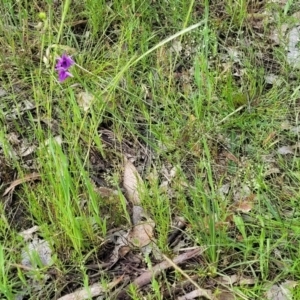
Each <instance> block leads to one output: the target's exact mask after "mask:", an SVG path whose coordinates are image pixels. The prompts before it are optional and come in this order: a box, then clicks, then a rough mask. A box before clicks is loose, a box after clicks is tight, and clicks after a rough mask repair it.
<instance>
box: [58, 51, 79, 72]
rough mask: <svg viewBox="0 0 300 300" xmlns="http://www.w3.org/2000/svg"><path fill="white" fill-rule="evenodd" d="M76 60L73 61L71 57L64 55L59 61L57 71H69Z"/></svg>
mask: <svg viewBox="0 0 300 300" xmlns="http://www.w3.org/2000/svg"><path fill="white" fill-rule="evenodd" d="M74 63H75V62H74V60H73V59H72V57H71V56H69V55H66V54H63V55H62V56H61V57H60V58H58V60H57V64H56V66H55V70H60V69H65V70H67V69H69V68H70V67H71V66H72V65H74Z"/></svg>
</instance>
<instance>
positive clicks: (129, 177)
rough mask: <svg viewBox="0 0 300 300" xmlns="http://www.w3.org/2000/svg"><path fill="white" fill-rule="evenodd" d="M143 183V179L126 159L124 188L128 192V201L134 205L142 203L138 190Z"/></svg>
mask: <svg viewBox="0 0 300 300" xmlns="http://www.w3.org/2000/svg"><path fill="white" fill-rule="evenodd" d="M142 183H143V181H142V178H141V176H140V174H139V173H138V171H137V169H136V168H135V166H134V165H133V164H132V162H131V161H129V160H128V159H126V158H125V166H124V176H123V186H124V188H125V190H126V195H127V198H128V200H130V201H131V203H132V204H133V205H139V204H140V202H141V200H140V195H139V191H138V188H139V186H140V185H141V184H142Z"/></svg>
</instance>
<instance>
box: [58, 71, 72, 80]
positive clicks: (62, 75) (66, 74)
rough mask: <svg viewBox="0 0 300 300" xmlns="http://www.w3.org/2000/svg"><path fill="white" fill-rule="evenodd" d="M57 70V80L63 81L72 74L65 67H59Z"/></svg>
mask: <svg viewBox="0 0 300 300" xmlns="http://www.w3.org/2000/svg"><path fill="white" fill-rule="evenodd" d="M57 71H58V80H59V82H63V81H65V80H66V79H67V78H68V77H73V75H72V74H71V73H70V72H68V70H66V69H63V68H60V69H57Z"/></svg>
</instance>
